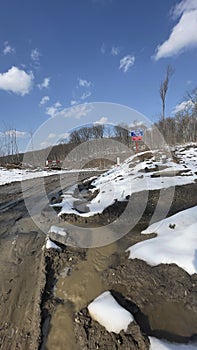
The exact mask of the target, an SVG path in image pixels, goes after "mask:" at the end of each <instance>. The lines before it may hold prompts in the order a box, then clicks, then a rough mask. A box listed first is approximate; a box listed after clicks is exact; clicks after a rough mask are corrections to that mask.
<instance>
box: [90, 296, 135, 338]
mask: <svg viewBox="0 0 197 350" xmlns="http://www.w3.org/2000/svg"><path fill="white" fill-rule="evenodd" d="M88 311H89V313H90V316H91V317H92V318H93V319H94V320H96V321H97V322H99V323H100V324H101V325H102V326H104V327H105V328H106V330H107V331H108V332H114V333H120V331H121V330H124V331H125V332H126V330H127V327H128V326H129V324H130V323H131V322H132V321H133V316H132V314H131V313H130V312H128V311H127V310H125V309H124V308H123V307H122V306H120V305H119V304H118V303H117V301H116V300H115V299H114V298H113V296H112V295H111V293H110V292H109V291H107V292H104V293H103V294H101V295H99V296H98V297H97V298H96V299H95V300H94V301H93V302H92V303H91V304H89V306H88Z"/></svg>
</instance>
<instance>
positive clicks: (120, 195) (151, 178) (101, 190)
mask: <svg viewBox="0 0 197 350" xmlns="http://www.w3.org/2000/svg"><path fill="white" fill-rule="evenodd" d="M174 155H175V156H174V157H172V156H171V155H170V153H168V154H166V153H165V152H161V151H152V152H149V151H147V152H142V153H139V154H138V155H132V156H131V157H130V158H128V159H127V160H126V161H124V162H123V163H122V164H121V165H120V166H116V167H113V168H111V169H110V170H109V171H107V172H105V173H104V174H102V175H101V176H99V177H98V178H96V179H94V180H93V181H92V183H91V187H90V188H89V192H91V193H92V194H94V193H95V194H96V195H95V196H92V197H94V198H91V200H88V199H87V198H86V199H84V193H77V196H76V195H75V193H76V187H73V188H71V189H69V191H67V192H66V193H64V196H63V201H62V203H60V204H59V206H60V207H61V211H60V213H59V215H60V216H61V215H62V214H71V213H73V214H77V215H80V216H83V217H88V216H92V215H94V214H98V213H102V212H103V210H104V209H105V208H107V207H108V206H110V205H111V204H113V203H114V202H115V201H125V200H127V199H128V198H129V196H130V195H131V194H132V193H135V192H140V191H143V190H155V189H162V188H168V187H171V186H175V185H185V184H188V183H193V182H194V181H195V180H196V179H197V146H195V145H192V146H191V147H190V148H188V149H187V148H186V149H185V148H183V147H180V148H178V147H177V149H176V150H175V153H174ZM76 201H77V205H78V207H77V206H76ZM80 201H81V206H79V204H80ZM78 208H79V209H80V210H79V209H78Z"/></svg>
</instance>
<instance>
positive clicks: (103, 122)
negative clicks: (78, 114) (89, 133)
mask: <svg viewBox="0 0 197 350" xmlns="http://www.w3.org/2000/svg"><path fill="white" fill-rule="evenodd" d="M107 122H108V118H107V117H101V118H100V119H99V120H97V121H96V122H95V124H97V125H98V124H100V125H103V124H107Z"/></svg>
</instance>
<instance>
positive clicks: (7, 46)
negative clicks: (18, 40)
mask: <svg viewBox="0 0 197 350" xmlns="http://www.w3.org/2000/svg"><path fill="white" fill-rule="evenodd" d="M14 52H15V49H14V48H13V47H12V46H11V45H10V44H9V43H8V41H5V42H4V48H3V54H4V55H7V54H10V53H14Z"/></svg>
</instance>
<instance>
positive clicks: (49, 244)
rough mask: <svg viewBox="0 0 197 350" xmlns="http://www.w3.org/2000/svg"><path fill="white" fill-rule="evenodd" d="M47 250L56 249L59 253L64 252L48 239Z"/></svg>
mask: <svg viewBox="0 0 197 350" xmlns="http://www.w3.org/2000/svg"><path fill="white" fill-rule="evenodd" d="M46 249H55V250H57V251H59V252H61V251H62V249H61V248H60V247H59V246H58V245H57V244H55V243H54V242H52V241H51V240H50V238H47V240H46Z"/></svg>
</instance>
